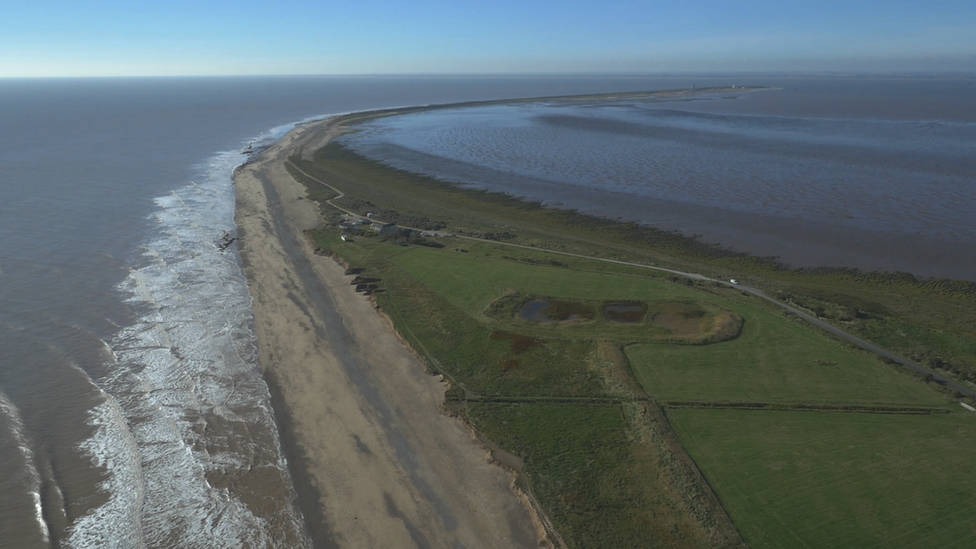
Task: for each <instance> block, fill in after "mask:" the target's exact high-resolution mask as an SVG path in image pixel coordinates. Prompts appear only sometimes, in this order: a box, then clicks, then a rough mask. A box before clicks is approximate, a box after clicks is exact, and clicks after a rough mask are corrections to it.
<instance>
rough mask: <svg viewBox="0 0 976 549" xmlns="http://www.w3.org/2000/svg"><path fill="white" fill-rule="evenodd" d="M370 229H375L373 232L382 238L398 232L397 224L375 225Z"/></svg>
mask: <svg viewBox="0 0 976 549" xmlns="http://www.w3.org/2000/svg"><path fill="white" fill-rule="evenodd" d="M369 227H370V228H371V229H373V231H375V232H377V233H379V235H380V236H386V235H388V234H393V233H395V232H397V226H396V223H373V224H372V225H370V226H369Z"/></svg>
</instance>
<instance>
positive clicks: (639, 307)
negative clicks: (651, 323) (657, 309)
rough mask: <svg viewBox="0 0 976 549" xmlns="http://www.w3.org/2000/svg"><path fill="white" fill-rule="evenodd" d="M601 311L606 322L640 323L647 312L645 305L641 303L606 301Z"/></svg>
mask: <svg viewBox="0 0 976 549" xmlns="http://www.w3.org/2000/svg"><path fill="white" fill-rule="evenodd" d="M601 312H602V313H603V318H605V319H607V322H614V323H618V324H640V322H641V321H642V320H644V315H645V314H646V313H647V305H645V304H643V303H607V304H605V305H604V306H603V308H602V309H601Z"/></svg>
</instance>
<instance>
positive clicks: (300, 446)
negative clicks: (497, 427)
mask: <svg viewBox="0 0 976 549" xmlns="http://www.w3.org/2000/svg"><path fill="white" fill-rule="evenodd" d="M335 135H336V130H335V128H334V127H332V126H330V125H328V124H327V123H320V124H313V125H309V126H305V127H300V128H298V129H296V130H294V131H293V132H291V133H290V134H289V135H287V136H286V137H285V138H283V139H282V140H281V141H279V142H278V143H277V144H275V145H274V146H272V147H271V148H269V149H267V150H265V151H263V152H261V153H260V154H258V155H256V156H255V157H254V158H253V160H252V161H251V162H249V163H248V164H247V165H245V166H243V167H242V168H241V169H240V170H239V171H238V173H237V174H236V176H235V183H236V187H237V224H238V227H239V236H240V243H241V256H242V259H243V262H244V271H245V274H246V276H247V279H248V285H249V287H250V290H251V294H252V296H253V297H254V314H255V324H256V331H257V335H258V345H259V351H260V364H261V366H262V368H263V369H264V371H265V375H266V378H267V379H268V380H269V384H270V385H271V388H272V393H273V403H274V406H275V413H276V416H277V418H278V421H279V424H280V426H281V430H282V440H283V441H284V442H285V444H286V446H287V448H286V454H287V455H288V458H289V460H290V467H291V469H292V472H293V477H294V478H295V484H296V490H297V492H298V497H299V502H300V506H301V509H302V511H303V513H304V515H305V519H306V523H307V525H308V529H309V530H310V533H311V535H312V538H313V540H314V542H315V544H316V546H318V547H451V548H453V547H462V546H463V547H500V548H510V547H536V546H539V545H540V531H539V530H538V529H537V528H536V523H535V522H534V521H535V518H534V515H533V514H532V512H531V509H529V508H528V507H527V506H526V505H524V504H523V502H522V500H520V498H519V497H518V495H517V494H516V493H515V492H513V491H512V489H511V487H512V483H513V477H512V475H511V474H510V473H509V472H507V471H505V470H503V469H502V468H500V467H498V466H495V465H493V464H491V463H489V460H488V454H487V453H486V451H485V450H484V449H483V448H482V446H481V445H479V444H478V443H477V442H476V441H475V439H474V437H473V436H472V434H471V432H470V431H469V430H468V429H467V428H466V427H465V426H464V425H462V424H461V423H460V422H459V421H457V420H456V419H453V418H451V417H448V416H447V415H444V414H443V413H442V412H441V404H442V402H443V400H444V390H445V386H444V384H443V383H442V382H441V381H439V380H438V378H436V377H434V376H430V375H428V374H426V373H425V372H424V368H423V366H422V365H421V364H420V363H419V362H418V361H417V359H416V358H415V357H414V356H413V355H412V354H411V353H410V351H409V350H408V349H407V348H406V347H405V346H404V345H403V344H402V343H401V341H400V340H399V339H398V337H397V334H396V333H395V332H394V330H393V329H392V328H391V326H390V325H389V323H388V322H387V321H386V320H385V319H384V317H382V316H381V315H380V314H379V313H377V311H376V310H375V309H374V307H373V306H372V305H371V303H370V302H369V301H368V300H366V299H364V298H363V297H362V296H361V295H359V294H357V293H355V291H354V288H353V287H351V286H350V285H349V282H348V280H347V278H348V277H346V276H345V274H344V269H343V268H342V267H341V266H339V265H338V264H337V263H336V262H335V261H333V260H332V259H329V258H323V257H319V256H316V255H314V253H313V251H314V247H313V246H312V245H310V244H309V242H308V241H307V239H306V238H305V236H304V231H306V230H308V229H313V228H315V227H317V226H318V225H319V224H320V216H319V213H318V211H317V208H316V206H315V205H314V204H313V203H311V202H310V201H303V200H300V199H301V198H302V197H304V195H305V189H304V187H303V186H302V185H301V184H299V183H298V182H296V181H295V180H294V179H293V178H292V177H291V176H290V175H289V174H288V172H287V171H286V170H285V165H284V164H285V159H286V158H287V157H288V156H289V155H292V154H295V153H296V152H297V151H300V150H302V149H303V148H304V149H305V150H315V149H317V148H319V147H321V146H323V145H324V144H326V143H327V142H328V141H329V140H330V139H331V138H332V137H334V136H335Z"/></svg>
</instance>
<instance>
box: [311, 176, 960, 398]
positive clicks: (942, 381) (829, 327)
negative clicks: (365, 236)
mask: <svg viewBox="0 0 976 549" xmlns="http://www.w3.org/2000/svg"><path fill="white" fill-rule="evenodd" d="M292 166H293V167H294V168H295V169H296V170H298V171H299V172H300V173H301V174H302V175H304V176H305V177H308V178H309V179H311V180H313V181H315V182H317V183H320V184H322V185H324V186H326V187H328V188H330V189H332V190H333V191H334V192H335V193H337V196H336V197H335V198H333V199H331V200H327V201H326V202H327V203H328V204H329V205H330V206H332V207H334V208H336V209H337V210H340V211H342V212H345V213H347V214H349V215H351V216H354V217H357V218H362V216H361V215H359V214H357V213H355V212H352V211H350V210H347V209H345V208H343V207H341V206H337V205H336V204H334V203H333V202H332V200H336V199H339V198H342V197H343V196H345V194H344V193H343V192H342V191H340V190H339V189H337V188H335V187H333V186H332V185H329V184H328V183H325V182H324V181H320V180H319V179H318V178H316V177H313V176H311V175H309V174H307V173H305V171H303V170H302V169H300V168H298V166H294V164H293V165H292ZM364 219H365V218H364ZM370 221H373V222H379V220H377V219H370ZM404 228H405V229H411V230H414V231H423V229H418V228H416V227H404ZM430 232H432V233H433V234H435V235H438V236H445V235H444V234H442V233H439V232H436V231H430ZM451 236H452V237H455V238H461V239H464V240H473V241H478V242H487V243H489V244H495V245H499V246H509V247H512V248H523V249H526V250H533V251H536V252H544V253H549V254H556V255H565V256H569V257H578V258H581V259H589V260H591V261H602V262H604V263H615V264H617V265H627V266H629V267H638V268H641V269H650V270H653V271H663V272H666V273H671V274H674V275H678V276H683V277H685V278H690V279H692V280H702V281H708V282H718V283H719V284H724V285H726V286H729V287H732V288H735V289H738V290H742V291H743V292H748V293H750V294H752V295H754V296H756V297H758V298H760V299H765V300H766V301H768V302H770V303H772V304H773V305H776V306H777V307H779V308H781V309H783V310H786V311H789V312H790V313H792V314H795V315H796V316H798V317H799V318H801V319H803V320H805V321H807V322H809V323H810V324H813V325H814V326H817V327H818V328H821V329H823V330H826V331H828V332H830V333H832V334H834V335H836V336H837V337H840V338H843V339H845V340H847V341H849V342H851V343H853V344H854V345H857V346H858V347H860V348H862V349H866V350H868V351H871V352H873V353H877V354H879V355H881V356H882V357H884V358H887V359H888V360H891V361H892V362H895V363H897V364H900V365H901V366H904V367H905V368H908V369H909V370H912V371H914V372H918V373H920V374H923V375H931V376H932V379H933V381H934V382H935V383H938V384H939V385H942V386H944V387H947V388H949V389H951V390H953V391H958V392H960V393H962V394H964V395H966V396H976V391H974V390H973V389H970V388H969V387H965V386H963V385H960V384H958V383H956V382H954V381H951V380H949V379H946V378H945V377H943V376H941V375H939V374H937V373H935V372H932V371H930V370H927V369H925V368H923V367H921V366H919V365H918V364H916V363H914V362H912V361H910V360H908V359H906V358H902V357H900V356H898V355H896V354H894V353H892V352H890V351H887V350H885V349H882V348H881V347H878V346H877V345H874V344H872V343H869V342H867V341H864V340H863V339H861V338H859V337H855V336H854V335H851V334H849V333H847V332H845V331H844V330H841V329H840V328H838V327H836V326H834V325H833V324H828V323H827V322H824V321H823V320H820V319H819V318H817V317H815V316H813V315H810V314H807V313H805V312H803V311H801V310H799V309H797V308H795V307H792V306H790V305H787V304H786V303H783V302H782V301H779V300H776V299H773V298H772V297H769V296H768V295H766V294H765V293H763V291H762V290H760V289H758V288H752V287H750V286H743V285H741V284H732V283H731V282H728V281H725V280H718V279H715V278H710V277H707V276H705V275H701V274H698V273H688V272H684V271H677V270H674V269H666V268H664V267H656V266H654V265H645V264H642V263H632V262H630V261H619V260H616V259H605V258H601V257H592V256H588V255H583V254H574V253H570V252H561V251H558V250H547V249H543V248H537V247H534V246H526V245H524V244H514V243H511V242H500V241H497V240H488V239H484V238H475V237H473V236H462V235H456V234H451Z"/></svg>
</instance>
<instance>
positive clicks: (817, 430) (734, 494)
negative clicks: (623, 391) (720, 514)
mask: <svg viewBox="0 0 976 549" xmlns="http://www.w3.org/2000/svg"><path fill="white" fill-rule="evenodd" d="M668 416H669V418H670V420H671V425H672V426H673V427H674V428H675V430H676V431H677V432H678V434H679V435H680V436H681V440H682V441H683V442H684V444H685V446H686V447H687V449H688V451H689V452H690V453H691V455H692V456H693V457H694V459H695V461H696V463H698V464H699V466H700V467H702V469H703V470H705V471H706V474H707V475H708V478H709V480H710V482H711V484H712V486H713V487H714V488H715V490H716V491H717V492H718V495H719V498H720V499H721V500H722V502H723V504H724V505H725V507H726V509H728V511H729V513H730V514H731V516H732V519H733V521H735V523H736V525H737V526H738V527H739V530H740V532H742V534H743V537H744V538H745V540H746V542H747V543H748V544H749V545H750V546H751V547H754V548H760V547H824V548H831V549H839V548H843V547H851V548H858V549H864V548H869V547H932V548H941V547H971V546H972V544H973V540H974V539H976V514H974V513H973V509H974V505H976V495H974V494H976V476H974V475H973V474H972V470H973V468H972V459H973V458H972V456H973V455H976V417H974V416H971V415H961V414H952V415H942V416H891V415H878V414H844V413H816V412H814V413H810V412H769V411H764V412H753V411H740V410H675V411H671V412H669V413H668Z"/></svg>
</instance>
